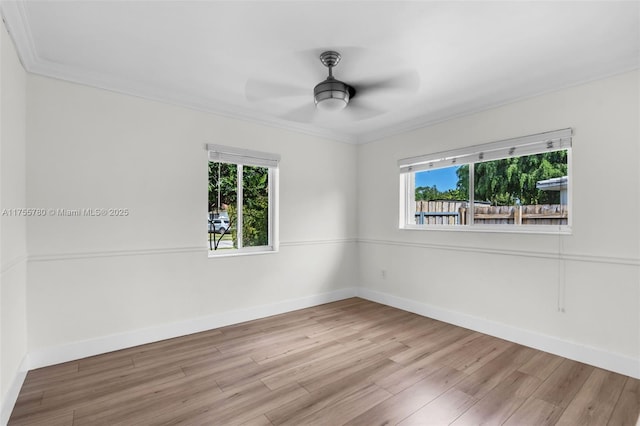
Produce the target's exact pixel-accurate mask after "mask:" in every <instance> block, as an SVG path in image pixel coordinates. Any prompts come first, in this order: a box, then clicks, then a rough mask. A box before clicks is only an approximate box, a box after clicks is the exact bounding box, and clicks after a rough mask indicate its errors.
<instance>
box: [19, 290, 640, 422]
mask: <svg viewBox="0 0 640 426" xmlns="http://www.w3.org/2000/svg"><path fill="white" fill-rule="evenodd" d="M639 395H640V382H639V381H638V380H635V379H632V378H629V377H626V376H622V375H620V374H616V373H612V372H609V371H605V370H602V369H599V368H595V367H592V366H589V365H585V364H581V363H579V362H575V361H571V360H568V359H565V358H561V357H558V356H555V355H551V354H548V353H545V352H540V351H537V350H534V349H531V348H527V347H524V346H520V345H517V344H515V343H510V342H507V341H504V340H500V339H497V338H494V337H490V336H487V335H483V334H481V333H477V332H473V331H470V330H467V329H464V328H460V327H455V326H452V325H449V324H446V323H443V322H440V321H436V320H433V319H429V318H425V317H421V316H418V315H415V314H411V313H408V312H404V311H401V310H398V309H394V308H391V307H387V306H384V305H379V304H376V303H372V302H369V301H365V300H362V299H357V298H354V299H347V300H343V301H340V302H336V303H330V304H326V305H322V306H317V307H313V308H309V309H303V310H300V311H295V312H291V313H287V314H283V315H277V316H273V317H269V318H265V319H261V320H256V321H251V322H246V323H242V324H238V325H233V326H229V327H223V328H219V329H215V330H211V331H207V332H203V333H198V334H194V335H190V336H185V337H180V338H176V339H171V340H165V341H162V342H157V343H152V344H148V345H143V346H138V347H135V348H130V349H125V350H121V351H117V352H112V353H108V354H104V355H99V356H95V357H90V358H85V359H81V360H78V361H73V362H68V363H65V364H59V365H55V366H51V367H46V368H41V369H38V370H33V371H30V372H29V373H28V375H27V377H26V380H25V382H24V385H23V387H22V390H21V392H20V396H19V398H18V401H17V403H16V406H15V408H14V410H13V413H12V416H11V419H10V421H9V425H11V426H14V425H46V426H58V425H59V426H62V425H74V426H78V425H155V424H163V425H165V424H166V425H169V424H188V425H225V426H227V425H239V424H241V425H254V426H258V425H331V426H334V425H343V424H347V425H366V426H371V425H395V424H399V425H402V426H410V425H449V424H452V425H456V426H459V425H478V424H495V425H515V426H522V425H536V426H539V425H580V426H584V425H598V426H602V425H612V426H613V425H615V426H619V425H635V424H636V421H637V420H638V415H639V413H640V398H639Z"/></svg>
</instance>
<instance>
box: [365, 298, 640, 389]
mask: <svg viewBox="0 0 640 426" xmlns="http://www.w3.org/2000/svg"><path fill="white" fill-rule="evenodd" d="M358 297H361V298H363V299H367V300H371V301H373V302H377V303H382V304H384V305H388V306H393V307H394V308H398V309H402V310H404V311H408V312H413V313H416V314H418V315H422V316H425V317H429V318H433V319H437V320H440V321H444V322H447V323H449V324H454V325H457V326H460V327H464V328H468V329H470V330H474V331H478V332H481V333H484V334H488V335H490V336H495V337H498V338H501V339H505V340H508V341H510V342H514V343H518V344H521V345H524V346H528V347H531V348H535V349H539V350H541V351H544V352H549V353H552V354H555V355H559V356H562V357H564V358H569V359H572V360H575V361H579V362H583V363H585V364H589V365H593V366H596V367H600V368H603V369H605V370H609V371H614V372H616V373H620V374H624V375H625V376H630V377H634V378H636V379H640V362H638V360H637V359H635V358H632V357H627V356H624V355H620V354H616V353H612V352H608V351H604V350H602V349H598V348H594V347H592V346H586V345H582V344H579V343H575V342H570V341H567V340H562V339H558V338H557V337H553V336H549V335H546V334H541V333H536V332H534V331H530V330H526V329H522V328H518V327H513V326H510V325H507V324H503V323H499V322H496V321H491V320H488V319H485V318H480V317H475V316H472V315H467V314H463V313H460V312H455V311H450V310H446V309H442V308H438V307H435V306H432V305H429V304H426V303H422V302H416V301H414V300H409V299H405V298H402V297H397V296H393V295H391V294H388V293H382V292H379V291H375V290H371V289H367V288H363V287H359V288H358Z"/></svg>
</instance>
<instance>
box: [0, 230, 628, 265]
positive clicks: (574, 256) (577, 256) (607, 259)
mask: <svg viewBox="0 0 640 426" xmlns="http://www.w3.org/2000/svg"><path fill="white" fill-rule="evenodd" d="M351 243H362V244H377V245H390V246H400V247H417V248H425V249H433V250H448V251H457V252H472V253H483V254H496V255H508V256H524V257H534V258H541V259H554V260H558V259H560V260H568V261H573V262H588V263H593V262H596V263H608V264H614V265H629V266H640V259H639V258H632V257H618V256H603V255H591V254H582V253H560V254H558V253H548V252H540V251H533V250H511V249H493V248H487V247H474V246H457V245H447V244H434V243H418V242H407V241H395V240H378V239H369V238H337V239H326V240H299V241H282V242H280V243H279V247H298V246H312V245H320V244H351ZM209 252H210V250H209V249H208V247H206V246H202V247H174V248H163V249H139V250H113V251H102V252H97V251H96V252H85V253H60V254H41V255H31V256H27V257H26V260H27V261H28V262H51V261H65V260H75V259H91V258H100V257H115V256H152V255H165V254H185V253H199V254H204V253H209ZM277 252H278V250H276V249H274V250H268V251H260V252H251V253H248V254H259V253H277ZM236 255H237V254H236ZM216 256H220V255H216ZM216 256H211V257H216ZM16 261H17V259H16ZM13 266H14V265H11V267H13ZM7 269H8V268H7ZM3 272H4V271H3Z"/></svg>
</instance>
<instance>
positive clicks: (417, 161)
mask: <svg viewBox="0 0 640 426" xmlns="http://www.w3.org/2000/svg"><path fill="white" fill-rule="evenodd" d="M571 135H572V131H571V129H564V130H557V131H553V132H547V133H541V134H537V135H530V136H525V137H521V138H515V139H509V140H504V141H499V142H492V143H488V144H484V145H477V146H473V147H469V148H464V149H457V150H452V151H447V152H439V153H436V154H431V155H423V156H419V157H412V158H406V159H402V160H400V161H399V162H398V166H399V168H400V187H401V190H400V194H401V203H400V205H401V212H400V218H401V219H400V227H401V228H409V229H421V228H426V229H476V230H478V229H485V230H512V231H513V230H517V231H533V232H547V231H549V232H558V231H562V232H567V231H569V229H570V228H569V226H570V224H571V216H570V213H571V210H570V206H569V204H570V197H569V194H570V183H571V182H570V176H571V173H570V163H571V162H570V157H571Z"/></svg>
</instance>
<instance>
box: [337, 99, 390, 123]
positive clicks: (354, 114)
mask: <svg viewBox="0 0 640 426" xmlns="http://www.w3.org/2000/svg"><path fill="white" fill-rule="evenodd" d="M385 112H386V111H383V110H381V109H378V108H373V107H371V106H367V105H366V104H365V103H364V102H362V100H361V99H357V98H354V99H352V100H351V101H350V102H349V105H347V107H346V108H345V109H344V110H342V111H340V114H341V115H343V116H344V118H346V119H347V120H349V121H360V120H367V119H369V118H373V117H376V116H378V115H381V114H384V113H385Z"/></svg>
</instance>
